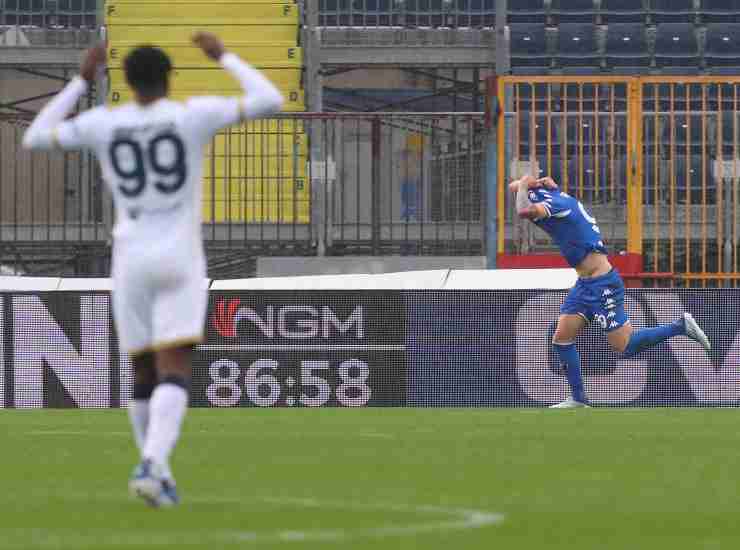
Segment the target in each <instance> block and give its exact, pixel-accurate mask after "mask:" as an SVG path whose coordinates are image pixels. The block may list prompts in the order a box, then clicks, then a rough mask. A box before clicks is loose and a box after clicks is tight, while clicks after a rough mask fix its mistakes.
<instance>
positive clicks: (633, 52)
mask: <svg viewBox="0 0 740 550" xmlns="http://www.w3.org/2000/svg"><path fill="white" fill-rule="evenodd" d="M605 57H606V65H607V67H614V68H615V69H625V68H627V67H645V66H647V65H650V55H649V53H648V42H647V33H646V32H645V25H642V24H641V23H613V24H611V25H609V27H608V28H607V31H606V56H605Z"/></svg>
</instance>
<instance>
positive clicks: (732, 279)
mask: <svg viewBox="0 0 740 550" xmlns="http://www.w3.org/2000/svg"><path fill="white" fill-rule="evenodd" d="M498 99H499V105H500V106H501V107H502V109H501V118H500V120H499V124H498V147H499V151H498V155H499V159H504V162H499V174H498V179H499V181H500V182H506V181H508V180H509V179H510V178H511V177H518V176H519V175H521V174H522V173H525V172H531V173H537V174H539V175H545V174H549V175H551V176H553V177H554V178H555V179H556V180H557V181H558V182H559V183H560V185H561V187H562V188H563V189H564V190H566V191H567V192H569V193H571V194H573V195H574V196H576V197H578V198H579V199H580V200H581V201H582V202H583V203H584V204H585V205H587V206H588V208H589V209H590V210H592V213H593V214H594V216H595V217H596V218H597V220H598V221H599V224H600V226H601V228H602V233H604V234H605V235H604V236H605V239H606V240H607V242H608V244H609V245H610V248H611V250H612V251H613V252H618V251H622V250H624V251H626V252H630V253H636V254H642V255H643V269H644V271H645V273H646V278H653V279H655V280H664V281H670V283H671V284H674V285H686V286H707V285H711V286H718V285H719V286H740V250H739V249H738V246H739V244H740V243H739V237H740V207H739V206H738V199H740V196H739V191H740V139H739V138H740V78H724V77H723V78H719V77H619V76H608V77H581V76H566V77H563V76H542V77H532V76H526V77H514V76H511V77H503V78H500V79H499V80H498ZM498 204H499V213H498V214H499V216H498V221H499V242H498V249H499V252H500V253H512V252H513V253H516V252H520V250H517V246H520V239H519V240H518V239H515V238H513V237H512V234H511V232H512V231H514V230H516V228H517V224H518V222H517V221H516V220H515V217H514V216H513V207H512V199H511V197H509V196H508V193H506V192H505V186H504V185H500V186H499V202H498ZM533 238H534V239H535V243H534V251H538V250H543V251H544V250H547V243H546V242H545V240H544V239H541V236H539V235H537V236H535V237H533ZM537 239H540V240H539V241H538V240H537ZM648 274H653V275H652V276H651V277H648V276H647V275H648Z"/></svg>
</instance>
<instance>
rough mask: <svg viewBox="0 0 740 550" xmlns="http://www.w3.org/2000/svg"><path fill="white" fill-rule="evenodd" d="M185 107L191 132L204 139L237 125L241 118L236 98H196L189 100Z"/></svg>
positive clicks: (240, 108)
mask: <svg viewBox="0 0 740 550" xmlns="http://www.w3.org/2000/svg"><path fill="white" fill-rule="evenodd" d="M186 107H187V117H188V121H189V122H190V125H191V127H192V128H193V131H194V132H196V133H197V134H199V135H200V136H202V137H203V138H205V139H207V138H210V137H212V136H213V135H215V134H216V132H218V131H219V130H221V129H223V128H227V127H228V126H233V125H234V124H237V123H238V122H239V121H240V120H242V117H243V114H242V107H241V103H240V101H239V98H238V97H196V98H193V99H191V100H189V101H188V102H187V104H186Z"/></svg>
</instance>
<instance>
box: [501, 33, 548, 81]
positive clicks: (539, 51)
mask: <svg viewBox="0 0 740 550" xmlns="http://www.w3.org/2000/svg"><path fill="white" fill-rule="evenodd" d="M509 37H510V51H511V66H512V69H514V68H515V67H538V68H543V70H544V69H545V68H548V67H549V66H550V64H551V63H550V57H549V56H548V54H547V42H546V41H545V26H544V25H542V24H540V25H537V24H530V23H517V24H512V25H509Z"/></svg>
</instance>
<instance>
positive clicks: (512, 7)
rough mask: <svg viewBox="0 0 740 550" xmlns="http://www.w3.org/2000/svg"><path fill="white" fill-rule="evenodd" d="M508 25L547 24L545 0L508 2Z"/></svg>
mask: <svg viewBox="0 0 740 550" xmlns="http://www.w3.org/2000/svg"><path fill="white" fill-rule="evenodd" d="M507 9H508V11H507V13H506V17H507V22H508V23H545V18H546V16H547V12H546V10H545V0H516V2H508V7H507Z"/></svg>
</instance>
